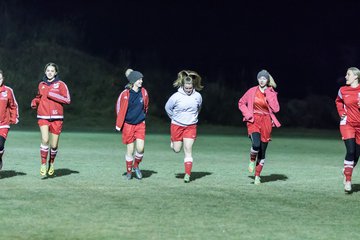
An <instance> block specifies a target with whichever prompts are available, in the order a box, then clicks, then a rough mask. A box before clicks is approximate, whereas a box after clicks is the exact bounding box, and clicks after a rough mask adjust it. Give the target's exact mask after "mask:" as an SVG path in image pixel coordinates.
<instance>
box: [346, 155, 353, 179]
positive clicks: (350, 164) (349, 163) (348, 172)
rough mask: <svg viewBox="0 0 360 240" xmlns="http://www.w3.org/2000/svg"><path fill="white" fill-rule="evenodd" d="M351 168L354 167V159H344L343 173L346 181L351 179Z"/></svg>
mask: <svg viewBox="0 0 360 240" xmlns="http://www.w3.org/2000/svg"><path fill="white" fill-rule="evenodd" d="M353 168H354V161H348V160H344V175H345V178H346V181H351V176H352V172H353Z"/></svg>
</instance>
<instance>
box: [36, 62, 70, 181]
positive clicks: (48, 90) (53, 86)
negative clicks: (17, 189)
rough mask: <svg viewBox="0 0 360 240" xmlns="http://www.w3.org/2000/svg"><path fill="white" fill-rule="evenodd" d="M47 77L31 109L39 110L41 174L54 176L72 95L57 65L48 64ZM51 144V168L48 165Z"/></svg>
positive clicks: (43, 79) (40, 86)
mask: <svg viewBox="0 0 360 240" xmlns="http://www.w3.org/2000/svg"><path fill="white" fill-rule="evenodd" d="M44 72H45V75H44V77H43V78H42V80H41V82H40V83H39V86H38V93H37V95H36V97H35V98H34V99H33V100H32V101H31V108H33V109H36V108H37V119H38V125H39V127H40V133H41V144H40V157H41V167H40V174H41V176H45V175H46V173H47V174H48V175H53V174H54V171H55V170H54V161H55V157H56V154H57V152H58V143H59V137H60V133H61V130H62V126H63V119H64V115H63V113H64V108H63V105H64V104H70V94H69V90H68V87H67V86H66V84H65V83H64V82H63V81H61V80H60V78H59V76H58V73H59V68H58V66H57V65H56V64H55V63H51V62H50V63H48V64H46V65H45V68H44ZM49 144H50V158H49V168H48V170H47V167H46V163H47V158H48V152H49Z"/></svg>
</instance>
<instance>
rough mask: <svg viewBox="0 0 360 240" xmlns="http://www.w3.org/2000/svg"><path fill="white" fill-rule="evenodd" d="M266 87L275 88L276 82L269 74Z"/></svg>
mask: <svg viewBox="0 0 360 240" xmlns="http://www.w3.org/2000/svg"><path fill="white" fill-rule="evenodd" d="M268 86H269V87H272V88H276V86H277V85H276V82H275V80H274V78H273V77H272V76H271V74H270V73H269V82H268Z"/></svg>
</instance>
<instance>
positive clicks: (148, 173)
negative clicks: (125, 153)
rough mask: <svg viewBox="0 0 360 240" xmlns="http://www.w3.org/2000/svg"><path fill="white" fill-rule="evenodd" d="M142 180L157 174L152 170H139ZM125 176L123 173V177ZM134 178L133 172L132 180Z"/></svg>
mask: <svg viewBox="0 0 360 240" xmlns="http://www.w3.org/2000/svg"><path fill="white" fill-rule="evenodd" d="M141 173H142V178H149V177H151V175H153V174H157V173H158V172H155V171H153V170H141ZM125 175H126V172H124V173H123V176H125ZM135 176H136V174H135V172H132V177H133V178H134V177H135Z"/></svg>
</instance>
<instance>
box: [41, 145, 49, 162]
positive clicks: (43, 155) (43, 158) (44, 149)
mask: <svg viewBox="0 0 360 240" xmlns="http://www.w3.org/2000/svg"><path fill="white" fill-rule="evenodd" d="M48 153H49V147H48V146H46V145H42V144H41V145H40V156H41V164H46V160H47V156H48Z"/></svg>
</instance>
